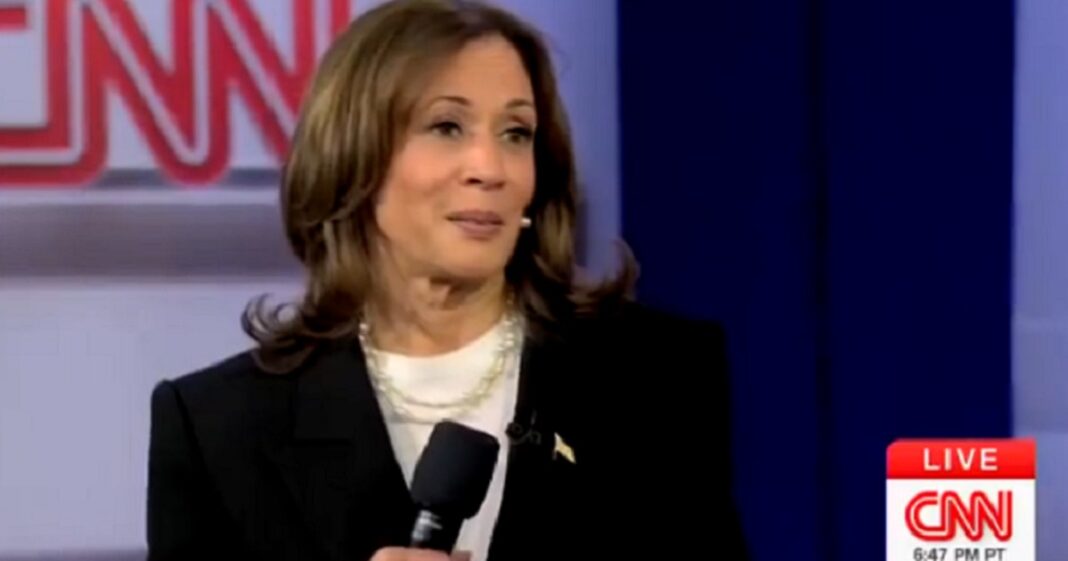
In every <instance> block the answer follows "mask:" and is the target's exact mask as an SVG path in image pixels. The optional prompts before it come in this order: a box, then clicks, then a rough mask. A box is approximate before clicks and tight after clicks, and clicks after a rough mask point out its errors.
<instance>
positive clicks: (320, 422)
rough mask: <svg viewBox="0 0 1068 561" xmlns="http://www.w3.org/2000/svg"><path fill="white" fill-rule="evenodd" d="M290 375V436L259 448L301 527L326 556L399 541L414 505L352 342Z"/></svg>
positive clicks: (364, 369) (360, 551)
mask: <svg viewBox="0 0 1068 561" xmlns="http://www.w3.org/2000/svg"><path fill="white" fill-rule="evenodd" d="M297 376H298V378H297V380H296V388H295V394H294V402H293V431H292V434H291V435H289V436H287V437H284V438H282V439H265V440H264V441H263V442H262V444H263V446H262V449H263V451H264V452H265V454H266V456H267V457H268V458H269V459H270V460H271V461H272V462H273V463H274V464H275V465H276V466H277V467H278V470H279V473H280V474H281V476H282V478H283V479H284V480H285V482H286V487H287V489H288V492H289V493H290V494H291V495H292V498H293V499H294V503H295V504H296V506H297V508H298V510H299V511H300V516H301V517H302V518H303V519H304V521H305V522H306V524H307V527H308V529H309V530H310V532H311V533H312V535H313V536H315V538H316V539H317V541H318V542H319V543H320V545H321V546H322V548H323V549H324V550H325V551H326V552H327V553H328V555H329V557H330V558H340V557H343V556H345V555H348V554H350V553H359V554H363V553H365V552H366V553H368V554H369V553H370V551H373V550H374V549H375V548H377V547H380V546H382V545H395V544H401V543H403V542H404V540H405V539H406V537H407V533H408V532H409V531H410V529H411V523H412V520H413V518H414V507H413V506H412V504H411V498H410V495H409V493H408V488H407V485H406V484H405V481H404V476H403V474H402V472H401V470H400V467H399V466H398V464H397V462H396V459H395V456H394V453H393V449H392V445H391V444H390V440H389V433H388V431H387V429H386V425H385V421H384V419H383V416H382V413H381V411H380V409H379V405H378V400H377V398H376V397H375V393H374V390H373V388H372V386H371V382H370V379H369V378H368V374H367V369H366V363H365V361H364V360H363V353H362V351H361V350H360V348H359V345H356V344H352V345H345V346H339V347H337V348H334V349H331V350H329V351H326V352H324V353H323V354H322V355H321V356H319V357H317V358H316V359H315V360H314V362H312V363H311V364H309V366H307V367H306V368H305V369H304V370H303V371H302V372H300V373H299V374H298V375H297ZM356 536H367V537H369V538H370V542H371V543H352V540H353V539H355V537H356ZM368 557H369V555H368Z"/></svg>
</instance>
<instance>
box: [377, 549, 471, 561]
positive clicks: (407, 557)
mask: <svg viewBox="0 0 1068 561" xmlns="http://www.w3.org/2000/svg"><path fill="white" fill-rule="evenodd" d="M470 559H471V554H470V553H467V552H458V553H453V554H452V556H451V557H450V556H448V555H446V554H444V553H442V552H440V551H433V550H429V549H409V548H405V547H387V548H384V549H380V550H378V552H377V553H375V555H374V557H372V558H371V561H470Z"/></svg>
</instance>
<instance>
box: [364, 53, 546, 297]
mask: <svg viewBox="0 0 1068 561" xmlns="http://www.w3.org/2000/svg"><path fill="white" fill-rule="evenodd" d="M536 125H537V115H536V113H535V110H534V94H533V91H532V89H531V84H530V78H529V76H528V75H527V73H526V70H525V69H524V67H523V63H522V61H521V59H520V58H519V54H518V53H517V52H516V50H515V49H514V48H513V47H512V46H511V44H510V43H508V42H507V41H506V40H505V39H503V38H501V37H496V36H495V37H489V38H484V39H478V40H475V41H472V42H470V43H468V44H467V45H466V46H465V47H464V48H463V49H461V50H460V51H459V52H458V53H457V54H456V55H455V56H454V57H453V58H451V59H450V60H448V61H446V62H445V64H444V65H443V66H442V68H441V71H440V73H439V74H437V75H436V76H435V77H434V79H433V80H431V81H430V82H429V85H428V87H427V89H426V91H425V92H423V95H422V96H421V98H420V100H419V101H418V104H417V105H416V107H415V110H414V112H413V114H412V119H411V121H410V125H409V126H408V129H407V130H406V131H404V133H403V134H402V136H401V142H400V144H399V146H398V148H397V151H396V153H395V154H394V156H393V161H392V163H391V166H390V169H389V173H388V174H387V177H386V181H385V183H384V185H383V187H382V190H381V192H380V195H379V198H378V201H377V208H376V219H377V222H378V227H379V229H380V230H381V232H382V234H383V236H384V238H385V239H384V241H385V247H386V250H387V252H388V256H389V258H391V259H392V260H394V262H395V263H397V264H398V265H399V266H400V267H402V270H404V271H405V272H407V273H409V274H416V275H427V276H431V277H435V278H441V277H444V278H451V279H462V280H481V279H488V278H491V277H493V276H494V275H498V274H501V273H503V271H504V267H505V265H506V264H507V263H508V260H509V258H510V257H511V255H512V252H513V250H514V248H515V244H516V238H517V237H518V236H519V231H520V228H521V219H522V218H523V212H524V209H525V208H526V207H527V205H529V204H530V201H531V198H532V197H533V194H534V183H535V180H534V175H535V174H534V142H533V140H534V129H535V127H536Z"/></svg>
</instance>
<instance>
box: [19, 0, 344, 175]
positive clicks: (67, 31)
mask: <svg viewBox="0 0 1068 561" xmlns="http://www.w3.org/2000/svg"><path fill="white" fill-rule="evenodd" d="M354 4H355V1H354V0H270V1H268V2H262V1H258V2H257V1H254V0H169V1H168V0H152V1H147V2H146V1H140V0H0V61H3V71H4V85H3V86H2V89H3V91H4V96H3V99H4V103H3V104H2V105H0V189H4V188H12V187H36V188H51V187H61V188H62V187H67V186H82V185H85V184H87V183H90V182H92V181H95V180H97V179H98V178H99V176H100V175H101V174H102V172H104V171H107V170H109V169H127V170H128V169H133V170H151V171H153V172H158V173H159V174H160V175H162V177H163V178H165V179H166V180H168V182H171V183H180V184H184V185H210V184H212V183H213V182H215V181H217V180H218V179H219V178H220V177H222V176H224V175H225V174H226V173H227V172H229V171H231V170H233V169H234V168H240V169H271V170H273V169H275V168H276V167H277V166H278V164H279V163H280V162H281V161H282V160H283V159H284V156H285V154H286V153H287V151H288V149H289V138H290V136H291V135H292V133H293V131H294V128H295V126H296V121H297V115H298V113H299V109H300V104H301V101H302V97H303V95H304V93H305V91H306V89H307V87H308V85H309V84H310V80H311V77H312V75H313V73H314V70H315V66H316V64H317V61H318V59H319V57H320V56H321V54H322V53H323V52H324V51H325V50H326V49H327V48H328V46H329V44H330V43H331V42H332V41H333V39H334V38H335V37H336V36H337V35H338V34H340V33H341V32H342V31H343V30H344V29H345V28H346V27H347V25H348V24H349V22H350V21H351V19H352V18H353V11H354ZM144 152H147V156H146V155H144V154H143V153H144Z"/></svg>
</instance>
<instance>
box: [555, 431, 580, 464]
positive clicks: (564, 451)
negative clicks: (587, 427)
mask: <svg viewBox="0 0 1068 561" xmlns="http://www.w3.org/2000/svg"><path fill="white" fill-rule="evenodd" d="M554 436H555V437H556V442H555V444H554V445H553V458H557V457H560V456H563V457H564V459H565V460H567V461H569V462H571V463H575V451H574V450H572V449H571V447H570V446H568V445H567V443H566V442H564V439H563V438H560V435H559V434H558V433H554Z"/></svg>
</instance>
